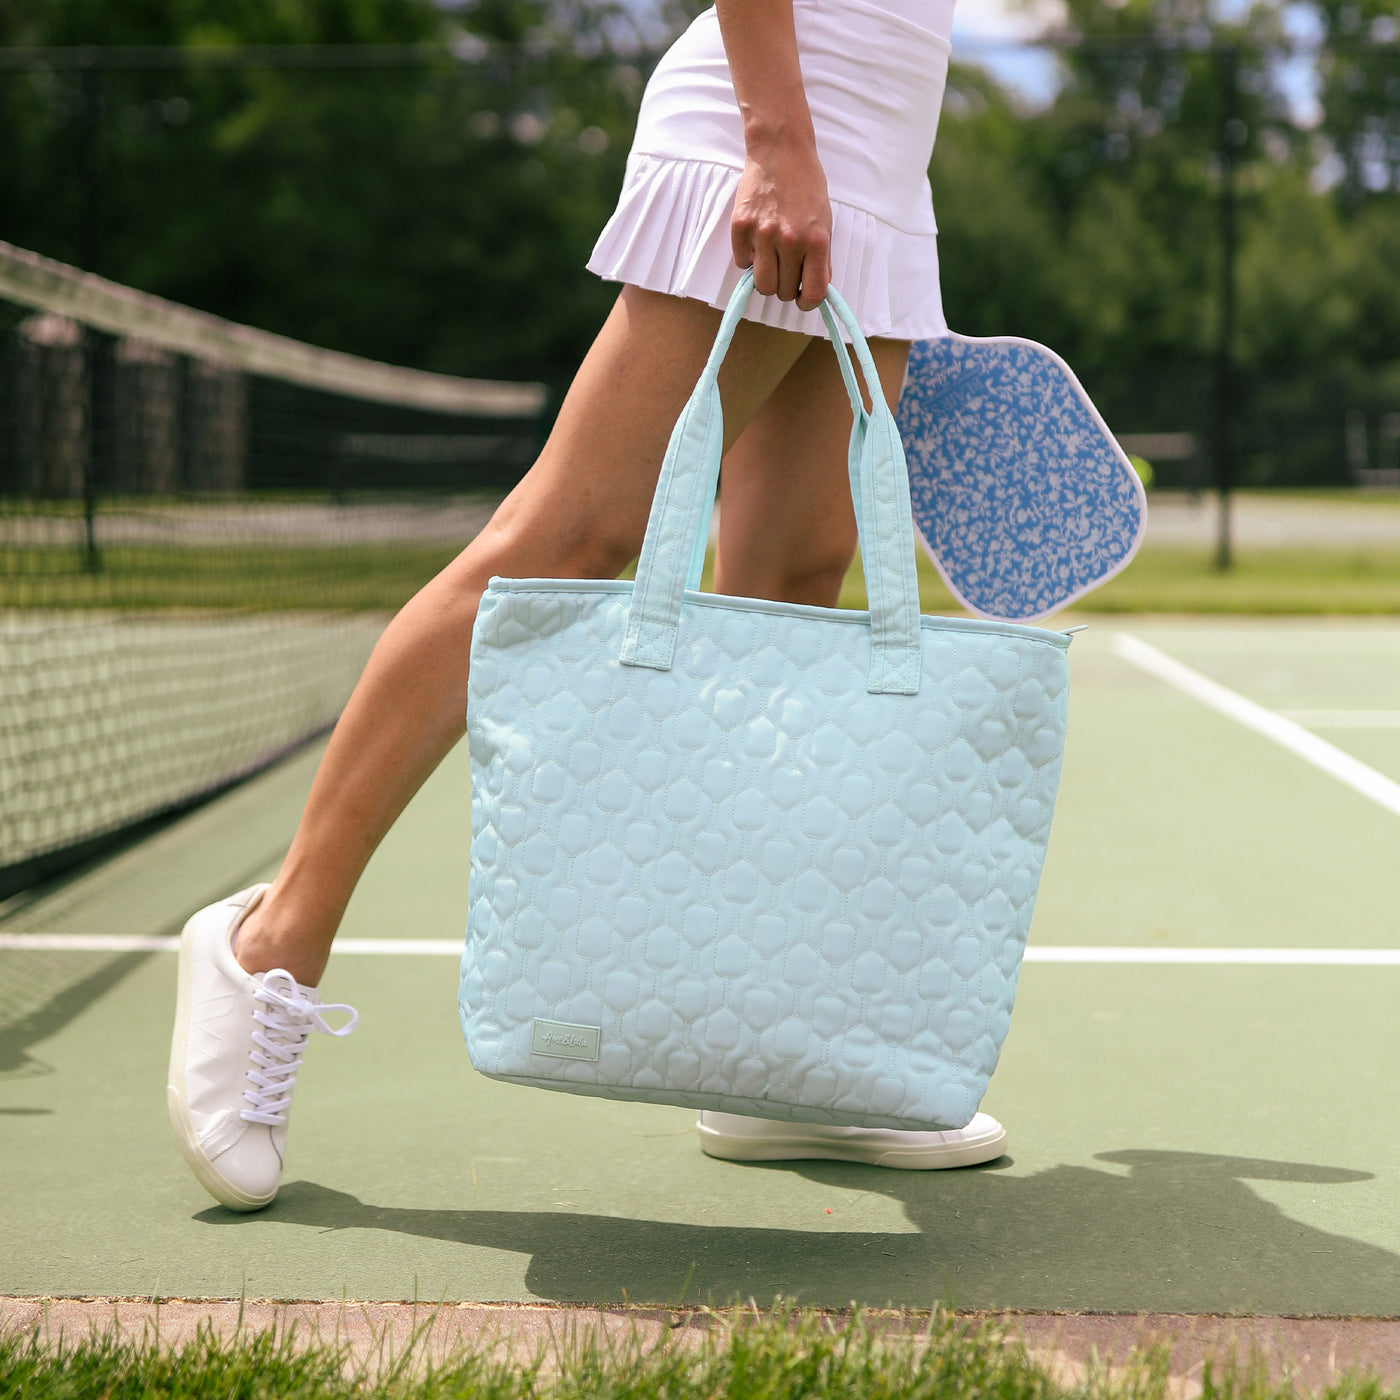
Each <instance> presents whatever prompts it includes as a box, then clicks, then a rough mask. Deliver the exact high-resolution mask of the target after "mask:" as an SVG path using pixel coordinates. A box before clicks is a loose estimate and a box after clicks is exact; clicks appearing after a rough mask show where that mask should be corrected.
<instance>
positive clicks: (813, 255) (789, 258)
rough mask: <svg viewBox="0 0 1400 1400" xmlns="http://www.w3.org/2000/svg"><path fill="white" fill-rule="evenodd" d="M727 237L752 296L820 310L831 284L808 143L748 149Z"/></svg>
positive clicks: (820, 181) (822, 188) (818, 174)
mask: <svg viewBox="0 0 1400 1400" xmlns="http://www.w3.org/2000/svg"><path fill="white" fill-rule="evenodd" d="M730 237H731V239H732V241H733V244H734V261H735V262H737V263H738V264H739V266H740V267H749V266H750V265H752V267H753V284H754V286H755V288H757V290H758V291H760V292H762V293H764V295H765V296H773V295H774V294H776V295H777V297H778V299H779V300H780V301H796V302H797V306H798V309H799V310H801V311H813V310H815V309H816V308H817V307H818V306H820V305H821V303H822V299H823V298H824V297H825V296H826V289H827V284H828V283H829V282H830V281H831V201H830V200H829V199H828V198H827V194H826V175H825V173H824V172H823V170H822V167H821V161H819V160H818V159H817V149H816V145H815V143H812V142H801V141H783V140H782V139H781V138H780V139H778V140H774V141H770V142H767V143H764V142H761V141H750V142H749V143H748V160H747V162H746V163H745V166H744V173H743V175H742V176H740V178H739V193H738V196H737V197H736V199H735V201H734V217H733V220H732V221H731V223H730Z"/></svg>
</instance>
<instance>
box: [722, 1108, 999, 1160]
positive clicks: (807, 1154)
mask: <svg viewBox="0 0 1400 1400" xmlns="http://www.w3.org/2000/svg"><path fill="white" fill-rule="evenodd" d="M696 1126H697V1127H698V1128H699V1130H700V1150H701V1151H702V1152H704V1153H706V1154H707V1155H708V1156H711V1157H723V1158H724V1159H725V1160H726V1161H730V1162H788V1161H798V1160H801V1159H811V1158H821V1159H823V1160H826V1161H832V1162H863V1163H865V1164H866V1165H867V1166H872V1167H909V1168H916V1169H924V1170H927V1169H929V1168H934V1167H973V1166H976V1165H977V1164H978V1163H979V1162H990V1161H993V1160H994V1159H995V1158H997V1157H1000V1156H1001V1154H1002V1153H1003V1152H1005V1151H1006V1129H1005V1128H1003V1127H1002V1126H1001V1124H1000V1123H998V1122H997V1120H996V1119H995V1118H993V1117H992V1116H991V1114H990V1113H978V1114H975V1115H974V1116H973V1119H972V1122H970V1123H969V1124H968V1125H967V1127H965V1128H951V1129H948V1130H947V1131H946V1132H941V1133H914V1132H900V1131H896V1130H895V1129H893V1128H828V1127H826V1126H824V1125H823V1124H820V1123H778V1122H774V1121H773V1120H772V1119H770V1118H749V1117H747V1116H745V1115H741V1114H738V1113H714V1112H711V1111H710V1110H709V1109H702V1110H701V1112H700V1120H699V1122H698V1124H697V1125H696Z"/></svg>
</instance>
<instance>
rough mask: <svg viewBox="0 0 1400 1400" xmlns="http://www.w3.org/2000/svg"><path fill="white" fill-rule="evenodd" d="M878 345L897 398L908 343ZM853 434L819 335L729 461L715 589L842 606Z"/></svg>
mask: <svg viewBox="0 0 1400 1400" xmlns="http://www.w3.org/2000/svg"><path fill="white" fill-rule="evenodd" d="M870 350H871V353H872V355H873V356H874V358H875V368H876V369H877V370H878V371H879V374H880V383H881V385H882V386H883V388H884V391H885V398H886V400H887V401H888V402H889V403H890V404H894V403H896V402H897V401H898V398H899V391H900V386H901V385H902V384H903V382H904V367H905V364H906V363H907V361H908V358H909V344H908V342H907V341H902V340H872V341H871V342H870ZM850 432H851V409H850V403H849V401H848V400H847V398H846V390H845V386H844V385H843V384H842V382H841V372H840V370H839V368H838V367H837V363H836V355H835V353H834V352H833V351H832V348H831V346H830V345H829V344H827V343H826V342H825V341H821V340H814V341H813V342H812V343H811V344H810V345H809V346H808V347H807V349H806V350H805V351H803V353H802V358H801V359H799V360H798V362H797V363H796V364H795V365H794V366H793V367H792V369H791V370H789V371H788V373H787V375H786V376H785V377H784V379H783V381H782V383H781V384H779V385H778V387H777V388H776V389H775V390H774V391H773V393H772V394H771V395H770V396H769V397H768V399H767V400H766V401H765V402H764V404H763V406H762V408H760V409H759V410H758V412H757V413H756V414H755V415H754V417H753V420H752V422H750V423H749V426H748V427H747V428H746V429H745V430H744V432H743V433H742V434H741V435H740V437H739V439H738V441H737V442H735V444H734V446H733V447H732V448H731V449H730V451H729V453H728V455H727V456H726V457H725V459H724V466H723V469H722V471H721V473H720V516H719V520H720V525H719V545H718V548H717V549H716V551H715V591H716V592H717V593H731V594H738V595H740V596H745V597H750V598H776V599H778V600H780V601H782V602H786V603H815V604H817V605H818V606H820V607H827V608H831V607H835V606H836V600H837V597H838V595H839V594H840V592H841V581H842V580H843V579H844V578H845V576H846V571H847V570H848V569H849V568H850V566H851V560H852V559H854V558H855V552H856V545H857V539H856V517H855V509H854V507H853V506H852V505H851V487H850V478H849V476H848V474H847V466H846V445H847V443H848V441H849V439H850Z"/></svg>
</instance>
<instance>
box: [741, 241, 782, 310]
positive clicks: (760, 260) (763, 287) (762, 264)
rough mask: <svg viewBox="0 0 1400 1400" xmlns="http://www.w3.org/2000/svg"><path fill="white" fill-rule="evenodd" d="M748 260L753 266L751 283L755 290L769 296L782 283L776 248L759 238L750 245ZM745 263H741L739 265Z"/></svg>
mask: <svg viewBox="0 0 1400 1400" xmlns="http://www.w3.org/2000/svg"><path fill="white" fill-rule="evenodd" d="M750 261H751V263H752V266H753V284H754V287H755V289H756V290H757V291H760V292H762V293H763V295H764V296H766V297H771V296H772V295H774V293H776V292H777V291H778V288H779V287H780V286H781V285H782V276H781V272H780V269H779V266H778V250H777V249H776V248H775V247H774V246H773V244H772V243H771V242H770V241H768V240H766V239H760V240H758V241H756V242H755V243H754V244H753V245H752V253H751V255H750ZM744 265H745V264H743V263H741V264H740V266H741V267H742V266H744Z"/></svg>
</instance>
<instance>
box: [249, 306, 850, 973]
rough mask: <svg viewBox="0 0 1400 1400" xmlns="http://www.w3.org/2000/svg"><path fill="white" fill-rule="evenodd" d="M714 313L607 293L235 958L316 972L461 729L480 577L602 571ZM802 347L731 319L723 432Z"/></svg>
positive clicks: (402, 638) (390, 633)
mask: <svg viewBox="0 0 1400 1400" xmlns="http://www.w3.org/2000/svg"><path fill="white" fill-rule="evenodd" d="M719 320H720V313H719V312H718V311H715V310H713V309H712V308H711V307H708V306H706V305H704V304H703V303H702V302H698V301H689V300H683V299H682V298H679V297H671V296H663V295H661V294H659V293H656V292H646V291H641V290H639V289H637V288H635V287H630V286H629V287H627V288H626V289H624V291H623V293H622V295H621V296H619V298H618V300H617V303H616V305H615V306H614V308H613V310H612V313H611V314H610V315H609V317H608V319H607V322H606V323H605V324H604V326H603V328H602V330H601V331H600V332H599V334H598V338H597V340H596V341H595V342H594V344H593V347H592V349H590V351H589V353H588V355H587V357H586V358H585V360H584V362H583V365H582V366H581V368H580V369H579V372H578V375H577V376H576V378H575V379H574V382H573V385H572V386H571V387H570V389H569V393H568V395H567V397H566V398H565V400H564V404H563V406H562V408H561V409H560V412H559V418H558V421H557V422H556V423H555V425H554V429H553V431H552V432H551V433H550V436H549V440H548V442H546V444H545V446H544V449H543V451H542V452H541V454H540V457H539V460H538V461H537V462H536V463H535V465H534V466H533V467H532V468H531V470H530V471H529V473H528V474H527V475H526V476H525V478H524V479H523V480H522V481H521V482H520V484H519V485H518V486H517V487H516V488H515V489H514V490H513V491H512V492H511V493H510V495H509V496H508V497H507V498H506V499H505V500H504V501H503V502H502V503H501V506H500V508H499V509H498V510H497V511H496V513H495V515H494V516H493V517H492V519H491V521H490V523H489V524H488V525H487V526H486V528H485V529H484V530H483V531H482V532H481V534H480V535H479V536H478V537H477V538H476V539H475V540H473V541H472V543H471V544H470V545H468V547H467V548H466V549H465V550H463V552H462V553H461V554H460V555H459V556H458V557H457V559H455V560H454V561H453V562H452V563H451V564H449V565H448V566H447V568H446V569H444V570H443V571H442V573H440V574H439V575H438V576H437V577H436V578H435V579H433V580H432V582H430V583H429V584H428V585H427V586H426V587H424V588H423V589H422V590H421V591H420V592H419V593H418V594H416V595H415V596H414V597H413V598H412V599H411V600H410V601H409V602H408V603H407V604H406V605H405V607H404V608H403V609H402V611H401V612H400V613H399V614H398V615H397V616H396V617H395V618H394V620H393V622H391V623H390V625H389V627H388V628H387V629H386V630H385V632H384V635H383V636H382V637H381V638H380V640H379V642H378V644H377V645H376V646H375V648H374V651H373V653H372V655H371V656H370V659H369V663H368V664H367V666H366V667H365V671H364V675H363V676H362V677H361V679H360V682H359V684H358V685H357V686H356V688H355V691H354V694H353V695H352V696H351V697H350V701H349V703H348V704H347V705H346V707H345V712H344V713H343V714H342V715H341V717H340V721H339V723H338V724H337V725H336V727H335V731H334V733H333V734H332V735H331V739H330V743H329V744H328V745H327V748H326V752H325V756H324V757H323V758H322V760H321V765H320V768H319V770H318V771H317V774H316V778H315V781H314V783H313V784H312V787H311V794H310V797H309V798H308V800H307V804H306V808H305V811H304V812H303V814H302V818H301V823H300V825H299V826H298V828H297V832H296V836H295V838H294V839H293V841H292V845H291V849H290V850H289V851H288V852H287V856H286V859H285V860H284V861H283V863H282V868H281V870H280V872H279V873H278V875H277V878H276V880H275V881H274V882H273V885H272V889H271V890H270V891H269V892H268V894H267V896H266V897H265V898H264V899H263V901H262V902H261V903H260V904H259V905H258V906H257V908H256V909H254V910H253V911H252V913H251V914H250V915H249V917H248V918H247V920H246V921H245V922H244V925H243V927H242V928H241V929H240V931H239V936H238V945H237V949H236V953H237V957H238V961H239V962H240V963H241V964H242V966H243V967H244V969H245V970H246V971H248V972H265V971H267V970H269V969H270V968H273V967H282V968H285V969H286V970H287V971H288V972H290V973H291V974H292V976H293V977H295V978H296V979H297V980H298V981H299V982H302V983H305V984H307V985H314V984H315V983H316V982H318V981H319V980H320V976H321V973H322V971H323V970H324V968H325V965H326V959H327V958H328V957H329V956H330V947H331V940H332V938H334V936H335V931H336V929H337V927H338V926H339V924H340V920H341V916H342V915H343V914H344V912H345V906H346V904H347V903H348V902H349V900H350V895H351V892H352V891H353V890H354V888H355V884H356V882H357V881H358V880H359V878H360V875H361V873H362V872H363V870H364V867H365V865H366V863H367V862H368V860H369V858H370V856H371V855H372V854H373V852H374V849H375V847H377V846H378V845H379V843H380V841H381V840H382V839H383V837H384V834H385V833H386V832H387V831H388V829H389V827H390V826H391V825H392V824H393V822H394V820H395V819H396V818H397V817H398V815H399V813H400V812H401V811H402V810H403V808H404V807H405V806H406V805H407V803H408V800H409V799H410V798H411V797H412V796H413V794H414V793H415V792H417V790H418V789H419V788H420V787H421V786H422V784H423V783H424V782H425V781H426V779H427V777H428V775H429V774H430V773H431V772H432V771H433V769H434V768H436V767H437V765H438V764H439V763H440V762H441V761H442V759H443V758H444V757H445V756H446V754H447V753H448V751H449V750H450V749H451V748H452V746H453V745H454V744H455V743H456V742H457V740H458V739H459V738H460V737H461V735H462V733H463V730H464V725H465V717H466V708H467V658H468V654H469V648H470V643H471V633H472V624H473V622H474V621H475V619H476V610H477V604H478V602H479V601H480V598H481V594H482V592H483V591H484V590H485V587H486V583H487V581H488V579H489V578H490V577H491V575H492V574H500V575H502V576H503V577H507V578H532V577H541V578H614V577H616V576H617V574H618V573H620V572H621V571H622V569H624V568H625V567H626V566H627V564H628V563H629V562H630V561H631V560H632V559H633V558H635V557H636V554H637V552H638V550H639V549H640V547H641V541H642V536H643V534H644V533H645V531H646V521H647V515H648V512H649V511H650V508H651V498H652V493H653V492H654V490H655V488H656V479H657V476H658V475H659V473H660V470H661V460H662V457H663V456H664V455H665V451H666V444H667V442H668V440H669V438H670V434H671V429H672V427H673V426H674V425H675V421H676V418H677V417H678V416H679V414H680V411H681V408H682V407H683V406H684V404H685V401H686V399H687V398H688V397H689V395H690V393H691V391H692V390H693V389H694V387H695V381H696V379H697V378H698V377H699V374H700V370H701V368H702V367H703V365H704V363H705V360H706V357H707V356H708V355H709V351H710V347H711V345H712V344H713V342H714V337H715V332H716V330H717V329H718V326H719ZM809 343H810V342H809V339H808V338H807V337H805V336H802V335H798V334H795V333H793V332H790V331H780V330H775V329H773V328H772V327H770V326H764V325H761V324H759V323H757V322H752V321H742V322H740V324H739V327H738V330H737V331H736V333H735V336H734V342H733V345H732V347H731V349H730V352H729V356H728V358H727V360H726V361H725V365H724V369H723V372H722V373H721V375H720V393H721V397H722V400H723V403H724V413H725V440H726V445H728V444H730V443H732V442H734V440H735V439H736V438H737V437H738V436H739V434H740V433H741V432H742V431H743V429H744V428H745V427H746V425H747V424H748V423H749V421H750V419H751V418H752V417H753V415H754V413H755V412H756V411H757V410H758V408H759V406H760V405H761V404H762V403H763V401H764V400H765V399H766V398H767V397H768V396H769V394H770V393H772V391H773V389H774V387H775V386H776V385H778V384H779V382H780V381H781V380H782V379H783V377H784V375H786V374H787V372H788V370H789V369H791V368H792V366H793V365H794V363H796V361H797V360H798V359H799V358H800V357H801V356H802V354H803V353H804V351H805V349H806V347H807V346H808V344H809ZM830 353H831V352H830V350H829V349H828V350H827V354H828V355H829V354H830Z"/></svg>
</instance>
